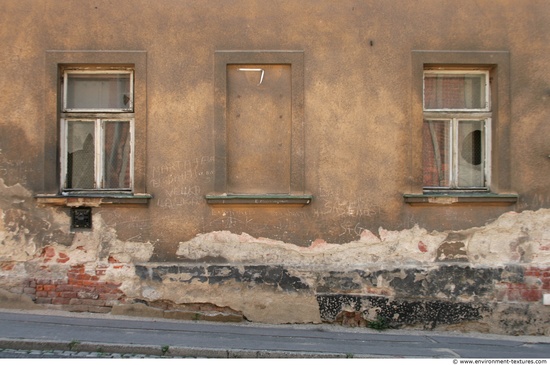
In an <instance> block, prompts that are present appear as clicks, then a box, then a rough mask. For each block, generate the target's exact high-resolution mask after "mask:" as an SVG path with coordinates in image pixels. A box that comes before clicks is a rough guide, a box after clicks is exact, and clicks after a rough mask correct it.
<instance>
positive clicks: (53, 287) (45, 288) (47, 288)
mask: <svg viewBox="0 0 550 365" xmlns="http://www.w3.org/2000/svg"><path fill="white" fill-rule="evenodd" d="M42 290H44V291H55V285H44V289H42Z"/></svg>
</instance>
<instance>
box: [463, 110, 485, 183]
mask: <svg viewBox="0 0 550 365" xmlns="http://www.w3.org/2000/svg"><path fill="white" fill-rule="evenodd" d="M457 174H458V177H457V178H458V181H457V183H458V186H459V187H483V186H485V128H484V121H483V120H474V121H472V120H468V121H465V120H461V121H459V122H458V173H457Z"/></svg>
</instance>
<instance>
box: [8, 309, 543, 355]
mask: <svg viewBox="0 0 550 365" xmlns="http://www.w3.org/2000/svg"><path fill="white" fill-rule="evenodd" d="M0 349H14V350H35V351H34V352H32V351H28V352H27V353H29V354H30V353H31V352H32V353H33V354H34V355H36V356H39V355H40V353H39V352H38V350H40V351H50V352H51V353H54V354H53V355H51V356H54V357H55V351H57V354H58V355H60V352H63V351H65V352H68V351H71V352H73V353H74V356H77V355H78V354H79V353H80V354H81V355H82V356H81V357H94V356H96V355H97V354H99V355H105V354H121V356H122V355H124V354H126V355H125V356H126V357H128V356H137V357H140V356H141V357H143V356H153V357H157V356H159V357H162V356H166V357H193V358H332V357H339V358H346V357H348V358H349V357H354V358H491V359H496V358H500V359H502V358H508V359H510V358H521V359H528V358H529V359H530V358H543V359H550V338H549V337H533V336H528V337H512V336H497V335H487V334H459V333H444V332H432V331H407V330H386V331H382V332H379V331H375V330H372V329H366V328H345V327H339V326H332V325H258V324H249V323H246V324H219V323H217V324H213V323H205V322H194V321H175V320H164V319H142V318H139V319H136V318H135V317H122V316H113V315H109V314H90V313H68V312H57V311H21V310H7V309H0ZM5 351H6V350H5ZM10 351H13V350H10ZM20 355H24V353H20ZM65 355H67V354H65ZM68 356H73V354H68ZM64 357H67V356H64ZM77 357H78V356H77ZM96 357H100V356H96Z"/></svg>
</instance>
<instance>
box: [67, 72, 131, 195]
mask: <svg viewBox="0 0 550 365" xmlns="http://www.w3.org/2000/svg"><path fill="white" fill-rule="evenodd" d="M132 79H133V74H132V72H131V71H128V70H107V71H104V70H99V71H98V70H94V71H81V70H66V71H65V72H64V78H63V81H64V88H63V111H62V119H61V151H62V157H63V158H62V161H61V165H62V166H61V170H62V176H61V181H62V187H63V190H65V191H69V190H70V191H78V190H115V191H121V190H131V189H132V188H133V163H134V162H133V140H134V136H133V134H134V118H133V82H132Z"/></svg>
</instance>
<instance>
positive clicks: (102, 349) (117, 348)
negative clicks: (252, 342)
mask: <svg viewBox="0 0 550 365" xmlns="http://www.w3.org/2000/svg"><path fill="white" fill-rule="evenodd" d="M0 348H1V349H15V350H39V351H72V352H96V353H117V354H135V355H148V356H158V357H162V358H172V357H189V358H217V359H232V358H307V359H311V358H346V357H349V355H346V354H339V353H318V352H298V351H296V352H294V351H277V350H246V349H230V350H227V349H208V348H194V347H181V346H174V347H172V346H170V347H169V348H168V349H167V351H166V352H163V349H162V347H159V346H151V345H132V344H111V343H97V342H76V341H75V342H74V343H66V342H57V341H48V340H46V341H37V340H14V339H7V338H0ZM359 357H364V356H359Z"/></svg>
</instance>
